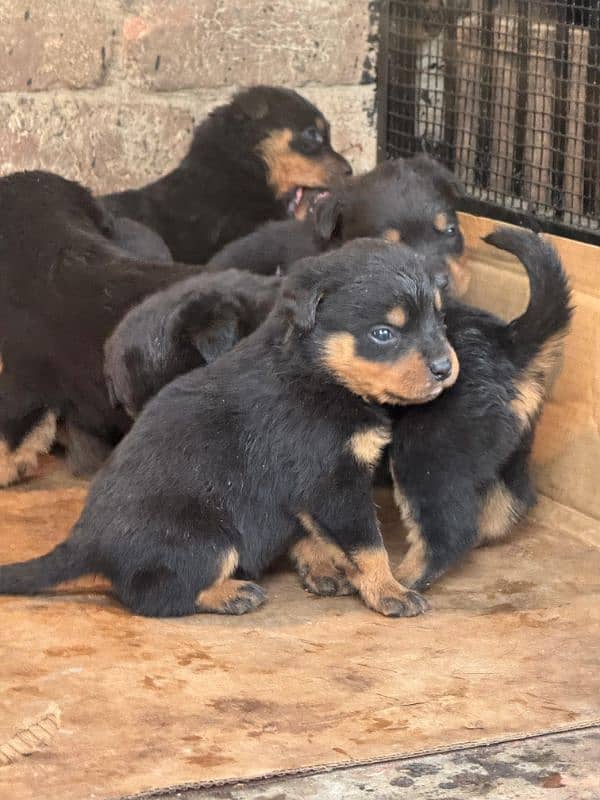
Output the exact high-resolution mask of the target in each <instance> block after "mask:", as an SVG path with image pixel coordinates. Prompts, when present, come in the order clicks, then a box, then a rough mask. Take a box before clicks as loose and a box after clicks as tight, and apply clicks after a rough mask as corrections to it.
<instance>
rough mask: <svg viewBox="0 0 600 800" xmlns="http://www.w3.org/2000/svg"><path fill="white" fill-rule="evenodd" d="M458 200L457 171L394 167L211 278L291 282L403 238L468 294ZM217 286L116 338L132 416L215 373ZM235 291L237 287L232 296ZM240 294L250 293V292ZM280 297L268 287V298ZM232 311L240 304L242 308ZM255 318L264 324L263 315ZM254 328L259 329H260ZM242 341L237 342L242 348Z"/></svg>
mask: <svg viewBox="0 0 600 800" xmlns="http://www.w3.org/2000/svg"><path fill="white" fill-rule="evenodd" d="M403 189H404V191H403ZM456 193H457V188H456V186H455V183H454V180H453V178H452V177H451V176H449V173H448V172H447V170H445V168H444V167H441V166H440V165H439V164H437V163H436V162H433V161H431V160H430V159H427V158H425V157H422V156H419V157H416V158H412V159H410V160H407V161H405V160H402V159H398V160H397V161H389V162H386V163H385V164H382V165H380V166H378V167H377V168H376V169H374V170H373V171H372V172H369V173H367V174H366V175H363V176H361V177H357V178H353V179H351V180H350V181H349V182H348V185H346V186H344V187H343V188H338V189H337V190H333V191H332V192H331V194H330V195H329V196H327V197H325V198H318V199H314V198H313V202H312V203H310V198H308V196H307V198H305V199H308V200H309V208H308V212H307V214H306V216H305V218H304V219H303V220H298V219H293V220H285V221H277V222H268V223H266V224H265V225H263V226H261V227H260V228H258V229H257V230H256V231H254V232H253V233H251V234H248V236H244V237H242V238H241V239H238V240H236V241H235V242H231V243H230V244H228V245H227V246H226V247H224V248H223V250H221V251H220V252H219V253H217V255H216V256H214V257H213V258H212V259H211V261H210V262H209V263H208V264H207V265H206V271H207V272H219V271H221V270H223V269H230V268H232V267H235V268H237V269H244V270H249V271H251V272H255V273H259V274H265V275H274V274H275V273H276V272H278V271H282V272H284V273H285V272H287V270H289V268H290V266H291V265H292V264H293V263H295V262H296V261H298V260H299V259H300V258H302V257H304V256H312V255H317V254H318V253H320V252H323V251H325V250H328V249H331V248H334V247H339V246H340V245H341V244H342V243H343V242H345V241H347V240H349V239H352V238H355V237H359V236H370V237H380V238H384V239H385V238H391V239H393V240H395V239H396V238H402V239H403V240H404V239H406V240H408V241H409V243H410V246H411V247H412V248H413V249H416V250H417V251H419V252H424V253H425V254H426V258H425V259H424V260H423V262H422V263H423V264H424V268H425V269H427V270H428V271H430V272H431V274H432V275H433V277H434V278H435V280H436V283H437V285H438V286H440V287H442V289H443V290H444V291H445V292H456V291H458V290H459V289H460V290H461V291H462V290H464V288H466V281H465V276H466V275H467V272H466V270H465V269H463V268H459V267H458V266H456V265H457V264H458V259H460V257H461V256H462V252H463V238H462V235H461V232H460V228H459V225H458V220H457V218H456V213H455V210H454V206H455V205H456V200H457V194H456ZM407 197H408V198H409V199H407ZM442 219H443V221H444V225H443V226H442V225H440V221H441V220H442ZM417 221H420V224H419V223H418V222H417ZM459 270H460V271H459ZM459 278H460V282H459ZM248 280H249V279H248ZM209 286H210V283H209V282H208V281H207V277H206V276H205V275H203V276H199V277H198V278H192V279H190V280H189V281H186V282H185V283H184V284H182V285H181V286H173V287H171V288H169V289H168V290H166V291H164V292H162V293H161V294H160V295H157V296H156V298H152V299H149V300H147V301H145V302H144V303H143V304H142V305H141V306H140V307H139V308H135V309H133V310H132V311H130V312H129V314H127V316H126V317H125V318H124V319H123V321H122V322H121V323H120V324H119V326H118V327H117V328H116V330H115V332H114V333H113V335H112V337H111V339H110V341H109V343H108V344H107V347H106V354H107V359H106V365H105V369H106V375H107V380H108V381H109V383H110V385H111V387H112V392H113V398H114V400H115V402H116V403H120V404H121V405H123V406H124V407H125V408H127V409H128V412H129V413H130V414H131V415H132V416H137V414H139V412H140V411H141V409H142V407H143V405H144V404H145V403H146V402H147V400H148V399H149V398H150V397H152V395H154V394H155V393H156V392H157V391H158V389H159V388H160V387H161V386H164V385H165V384H166V383H167V382H168V381H169V380H172V378H173V377H174V376H175V375H178V374H182V373H183V372H186V371H188V370H190V369H192V368H194V367H198V366H202V365H203V364H205V363H206V358H205V354H204V353H202V352H200V351H199V350H198V349H197V348H196V347H195V346H194V339H195V330H196V327H197V326H198V325H202V326H203V327H204V325H205V319H206V301H207V299H208V297H209V294H208V291H209ZM234 287H235V281H234V282H232V284H231V290H232V293H233V292H234ZM240 287H241V288H242V290H243V284H240ZM272 287H273V284H269V285H267V286H266V287H265V291H266V292H267V295H268V294H269V292H273V288H272ZM264 299H265V295H264V294H261V296H260V297H259V298H258V300H259V302H258V303H257V305H256V307H255V309H254V311H255V312H257V311H260V310H261V309H262V310H264V313H265V316H266V313H267V308H266V306H265V305H264V304H263V300H264ZM232 302H237V301H236V300H234V299H233V298H232ZM216 309H217V306H215V310H216ZM213 316H215V318H218V315H216V314H215V315H213ZM250 317H251V319H252V320H254V312H252V313H250ZM254 327H255V325H254V322H253V323H252V324H251V325H250V329H253V328H254ZM246 328H248V326H247V325H246ZM237 340H238V337H232V339H231V341H232V343H235V342H236V341H237Z"/></svg>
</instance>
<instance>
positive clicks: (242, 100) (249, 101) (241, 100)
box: [235, 90, 269, 120]
mask: <svg viewBox="0 0 600 800" xmlns="http://www.w3.org/2000/svg"><path fill="white" fill-rule="evenodd" d="M235 103H236V105H237V107H238V108H239V109H240V111H241V112H242V113H243V114H244V115H245V116H246V117H248V118H249V119H253V120H259V119H264V118H265V117H266V116H267V114H268V113H269V104H268V102H267V99H266V97H265V96H264V95H263V94H262V93H261V92H258V91H256V90H255V91H252V90H250V91H248V92H242V93H241V94H239V95H238V96H237V97H236V98H235Z"/></svg>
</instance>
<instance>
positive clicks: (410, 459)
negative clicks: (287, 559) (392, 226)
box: [390, 228, 571, 588]
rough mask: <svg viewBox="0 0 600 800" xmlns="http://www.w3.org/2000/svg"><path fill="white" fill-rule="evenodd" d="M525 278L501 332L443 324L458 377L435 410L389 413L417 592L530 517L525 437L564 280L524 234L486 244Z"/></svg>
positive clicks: (456, 314) (551, 350)
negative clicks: (518, 304)
mask: <svg viewBox="0 0 600 800" xmlns="http://www.w3.org/2000/svg"><path fill="white" fill-rule="evenodd" d="M487 241H488V242H489V243H490V244H492V245H494V246H495V247H498V248H501V249H503V250H507V251H509V252H511V253H513V254H514V255H516V256H517V257H518V258H519V259H520V260H521V262H522V263H523V265H524V267H525V269H526V271H527V275H528V277H529V282H530V287H531V295H530V301H529V305H528V308H527V310H526V311H525V313H524V314H523V315H522V316H521V317H519V318H518V319H515V320H514V321H513V322H511V323H509V324H506V323H505V322H503V321H502V320H500V319H498V318H497V317H495V316H493V315H491V314H488V313H486V312H484V311H480V310H478V309H475V308H470V307H467V306H464V305H462V304H460V303H452V302H450V303H449V304H448V307H447V309H446V325H447V333H448V338H449V340H450V341H451V343H452V345H453V346H454V348H455V350H456V353H457V356H458V359H459V362H460V367H461V371H460V376H459V378H458V380H457V382H456V384H455V385H454V386H453V387H452V388H451V389H449V390H448V391H447V392H445V393H444V394H443V395H442V396H441V397H440V398H439V399H438V400H436V401H435V402H433V403H431V404H429V405H427V406H421V407H418V408H417V407H414V408H411V409H402V410H396V409H391V414H392V417H393V420H394V421H393V442H392V445H391V446H390V461H391V469H392V473H393V476H394V479H395V482H396V493H397V500H398V503H399V506H400V509H401V512H402V515H403V517H404V521H405V523H406V524H407V527H408V529H409V542H410V547H409V551H408V553H407V555H406V557H405V559H404V560H403V562H402V563H401V564H400V567H399V570H398V572H397V577H398V579H399V580H401V581H403V582H405V583H406V584H407V585H409V586H413V587H418V588H424V587H425V586H427V585H428V584H429V583H431V581H433V580H434V579H435V578H436V577H437V576H439V575H441V574H442V573H443V572H445V571H446V570H447V569H448V568H449V567H450V566H452V564H454V563H455V562H456V561H457V560H458V559H459V558H460V557H461V556H463V555H464V554H465V553H466V552H467V550H469V549H470V548H471V547H472V546H473V545H475V544H476V543H482V542H485V541H489V540H493V539H498V538H500V537H502V536H504V535H506V533H507V532H508V531H509V529H510V528H511V527H512V525H513V524H514V523H515V522H516V521H517V520H518V519H520V518H522V517H523V515H524V514H525V513H526V512H527V511H528V510H529V508H531V506H532V505H533V503H534V502H535V491H534V488H533V485H532V482H531V479H530V475H529V456H530V451H531V446H532V441H533V433H534V430H535V426H536V423H537V420H538V417H539V414H540V412H541V409H542V406H543V403H544V400H545V398H546V395H547V392H548V389H549V386H550V383H551V380H552V378H553V377H554V375H555V374H556V371H557V369H558V367H559V365H560V361H561V356H562V349H563V347H562V345H563V339H564V337H565V335H566V333H567V330H568V326H569V320H570V317H571V308H570V293H569V289H568V285H567V279H566V276H565V274H564V272H563V270H562V267H561V264H560V261H559V259H558V256H557V255H556V253H555V252H554V250H553V249H552V247H551V246H550V245H549V244H547V243H546V242H544V241H543V239H541V238H539V237H538V236H536V235H535V234H533V233H530V232H528V231H523V230H521V231H519V230H511V229H508V228H501V229H498V230H497V231H495V232H494V233H493V234H491V235H490V236H489V237H487Z"/></svg>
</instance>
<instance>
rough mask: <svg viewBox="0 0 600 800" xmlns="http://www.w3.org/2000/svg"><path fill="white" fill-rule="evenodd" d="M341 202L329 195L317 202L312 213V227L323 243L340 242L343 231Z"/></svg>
mask: <svg viewBox="0 0 600 800" xmlns="http://www.w3.org/2000/svg"><path fill="white" fill-rule="evenodd" d="M343 222H344V218H343V206H342V201H341V200H340V199H339V198H337V197H336V196H335V195H332V194H330V195H329V196H328V197H324V198H322V199H321V200H318V201H317V203H316V204H315V208H314V211H313V225H314V228H315V231H316V232H317V235H318V236H319V238H320V239H322V240H323V241H324V242H332V241H341V239H342V229H343Z"/></svg>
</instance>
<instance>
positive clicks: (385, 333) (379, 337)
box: [369, 325, 396, 344]
mask: <svg viewBox="0 0 600 800" xmlns="http://www.w3.org/2000/svg"><path fill="white" fill-rule="evenodd" d="M369 335H370V337H371V339H374V340H375V341H376V342H377V344H387V343H388V342H391V341H392V340H393V339H395V338H396V334H395V333H394V331H393V330H392V329H391V328H386V327H385V325H377V327H376V328H371V330H370V332H369Z"/></svg>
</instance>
